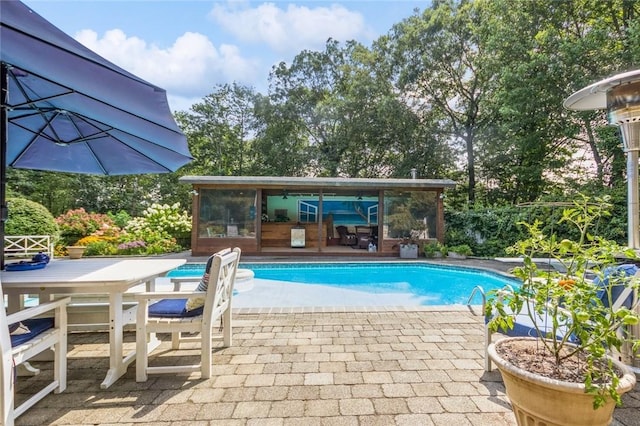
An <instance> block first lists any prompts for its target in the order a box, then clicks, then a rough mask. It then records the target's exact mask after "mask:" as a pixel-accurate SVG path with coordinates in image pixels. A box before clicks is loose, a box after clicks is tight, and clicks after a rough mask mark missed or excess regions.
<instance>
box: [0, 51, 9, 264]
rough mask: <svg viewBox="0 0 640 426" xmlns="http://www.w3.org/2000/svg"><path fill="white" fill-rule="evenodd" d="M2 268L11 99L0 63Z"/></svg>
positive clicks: (1, 262) (4, 68)
mask: <svg viewBox="0 0 640 426" xmlns="http://www.w3.org/2000/svg"><path fill="white" fill-rule="evenodd" d="M0 84H1V85H2V91H1V92H0V270H3V269H4V223H5V221H6V220H7V216H8V210H7V137H8V130H7V125H8V122H7V109H6V108H5V105H7V101H8V100H9V73H8V71H7V64H5V63H2V64H0Z"/></svg>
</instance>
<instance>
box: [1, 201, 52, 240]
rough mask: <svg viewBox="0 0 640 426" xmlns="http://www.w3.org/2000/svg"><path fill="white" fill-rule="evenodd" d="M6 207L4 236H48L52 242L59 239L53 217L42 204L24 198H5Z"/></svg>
mask: <svg viewBox="0 0 640 426" xmlns="http://www.w3.org/2000/svg"><path fill="white" fill-rule="evenodd" d="M7 205H8V207H9V217H8V219H7V222H6V223H5V228H4V229H5V235H50V236H52V237H53V238H54V241H55V239H57V238H58V237H59V234H60V230H59V229H58V225H57V224H56V221H55V219H54V217H53V215H52V214H51V213H50V212H49V210H47V208H46V207H44V206H43V205H42V204H39V203H36V202H35V201H31V200H27V199H24V198H7Z"/></svg>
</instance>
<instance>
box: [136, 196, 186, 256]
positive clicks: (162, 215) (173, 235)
mask: <svg viewBox="0 0 640 426" xmlns="http://www.w3.org/2000/svg"><path fill="white" fill-rule="evenodd" d="M125 230H126V232H127V233H128V234H129V235H130V236H133V238H134V239H140V240H143V241H145V242H146V243H147V253H149V250H151V246H154V247H155V248H154V249H153V250H159V249H160V248H162V249H163V251H162V252H171V251H179V250H181V249H182V247H180V245H178V243H177V240H178V239H181V240H182V239H187V240H188V238H189V235H190V233H191V217H190V216H189V215H188V214H187V212H186V211H183V210H181V209H180V203H175V204H173V205H171V206H169V205H167V204H163V205H160V204H153V205H152V206H151V207H149V208H148V209H146V210H145V211H144V212H143V216H142V217H136V218H133V219H131V220H130V221H129V223H128V224H127V226H126V227H125ZM149 254H151V253H149Z"/></svg>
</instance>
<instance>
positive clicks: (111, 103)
mask: <svg viewBox="0 0 640 426" xmlns="http://www.w3.org/2000/svg"><path fill="white" fill-rule="evenodd" d="M0 85H1V92H0V106H1V108H0V243H2V244H0V252H1V251H3V249H4V244H3V242H4V221H5V220H6V218H7V207H6V205H5V195H6V192H5V190H6V188H5V183H6V167H7V166H10V167H15V168H21V169H34V170H49V171H60V172H71V173H85V174H98V175H124V174H138V173H167V172H173V171H176V170H177V169H178V168H180V167H182V166H183V165H185V164H187V163H188V162H190V161H191V159H192V158H191V155H190V153H189V148H188V145H187V140H186V137H185V136H184V134H183V133H182V132H181V131H180V129H179V128H178V126H177V124H176V122H175V120H174V118H173V116H172V114H171V111H170V109H169V104H168V102H167V94H166V92H165V91H164V90H163V89H161V88H159V87H157V86H154V85H153V84H150V83H148V82H146V81H144V80H142V79H141V78H138V77H136V76H135V75H133V74H131V73H129V72H127V71H125V70H123V69H122V68H120V67H118V66H116V65H114V64H112V63H111V62H109V61H107V60H106V59H104V58H102V57H101V56H100V55H98V54H96V53H95V52H93V51H91V50H90V49H88V48H86V47H84V46H83V45H82V44H80V43H78V42H77V41H75V40H74V39H73V38H71V37H70V36H68V35H67V34H65V33H64V32H62V31H61V30H60V29H58V28H57V27H55V26H54V25H53V24H51V23H50V22H48V21H47V20H46V19H44V18H42V17H41V16H40V15H38V14H37V13H35V12H33V11H32V10H31V9H29V8H28V7H27V6H26V5H24V4H23V3H21V2H19V1H17V0H0ZM0 254H1V253H0ZM3 265H4V256H0V268H2V267H3Z"/></svg>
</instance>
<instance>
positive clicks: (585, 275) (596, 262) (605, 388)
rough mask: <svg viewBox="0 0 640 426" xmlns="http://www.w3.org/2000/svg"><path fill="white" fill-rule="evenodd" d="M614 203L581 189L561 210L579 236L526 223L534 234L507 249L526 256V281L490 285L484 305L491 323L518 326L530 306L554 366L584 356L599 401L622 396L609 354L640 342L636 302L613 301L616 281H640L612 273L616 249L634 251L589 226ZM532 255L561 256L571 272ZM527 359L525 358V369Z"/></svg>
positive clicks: (583, 372)
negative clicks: (634, 328)
mask: <svg viewBox="0 0 640 426" xmlns="http://www.w3.org/2000/svg"><path fill="white" fill-rule="evenodd" d="M609 209H610V204H609V203H608V198H607V197H604V198H602V199H599V198H596V199H595V200H594V201H593V202H592V201H591V200H590V199H589V198H588V197H586V196H584V195H580V198H579V199H578V200H576V201H575V202H574V206H573V207H571V208H567V209H565V210H564V211H563V213H562V217H561V218H560V222H561V223H562V224H564V225H568V226H571V227H573V228H575V229H576V231H577V233H576V235H578V238H577V239H575V240H571V239H559V238H557V236H556V235H555V234H551V235H548V234H545V233H543V232H542V231H541V228H542V224H541V223H540V222H539V221H535V222H534V223H532V224H527V223H524V224H523V225H524V226H525V227H526V229H527V230H528V232H529V237H528V238H527V239H524V240H522V241H519V242H517V243H516V244H515V245H514V246H512V247H511V248H510V249H509V250H508V252H509V253H512V254H514V255H518V256H521V257H522V259H523V265H522V266H521V267H517V268H515V269H514V270H513V274H514V275H515V276H516V277H518V278H519V279H521V280H522V285H521V286H520V287H519V288H516V289H513V288H510V287H508V288H504V289H501V290H494V291H490V292H489V293H488V298H487V304H486V312H485V313H486V314H487V316H489V317H490V318H491V320H490V322H489V327H490V328H491V329H492V330H493V331H500V330H508V329H510V328H513V326H514V320H515V316H516V315H517V314H519V313H524V314H526V315H527V316H528V317H529V318H530V320H531V322H532V323H533V324H534V326H535V329H536V332H537V335H538V336H540V337H541V338H540V339H538V341H539V344H540V345H541V346H542V347H543V348H544V351H545V352H546V353H548V354H551V355H552V359H553V362H554V367H553V369H552V370H553V371H561V370H562V369H563V368H566V367H563V366H564V365H565V364H568V363H569V362H570V361H571V362H573V361H575V360H576V359H578V360H579V366H580V370H579V375H578V376H579V378H580V379H581V381H582V382H583V383H584V384H585V386H586V391H587V392H588V393H590V394H592V395H594V408H597V407H600V406H602V405H604V403H605V402H606V400H607V398H609V397H610V398H612V399H613V400H615V401H616V403H617V404H620V402H621V401H620V396H619V395H618V394H617V392H616V387H617V385H618V383H619V377H618V374H619V372H618V371H616V369H615V367H614V365H613V364H612V363H611V362H610V360H609V359H608V358H607V354H608V353H610V351H611V350H613V349H615V350H617V351H620V349H621V347H622V346H623V344H624V343H628V344H630V345H631V346H632V348H633V351H634V353H635V352H636V351H637V349H638V348H639V347H640V340H639V339H638V338H636V337H634V336H632V335H630V333H628V331H627V328H626V327H627V326H630V325H634V324H637V323H638V321H639V318H638V314H637V313H636V312H634V309H635V306H632V307H631V308H629V307H625V306H624V305H623V306H620V307H614V306H613V298H614V297H613V294H614V290H615V287H616V286H617V285H627V286H632V287H633V288H635V289H637V288H638V286H639V285H638V280H636V279H630V278H629V277H627V276H626V275H624V274H615V273H612V271H613V269H612V267H614V266H616V265H617V264H618V263H619V262H618V261H617V258H618V257H620V256H625V257H627V258H629V259H636V254H635V252H634V251H633V250H631V249H629V248H627V247H622V246H620V245H618V244H617V243H615V242H613V241H610V240H607V239H604V238H602V237H599V236H596V235H593V234H592V233H591V229H592V228H593V227H594V226H595V224H596V223H597V222H598V220H600V219H601V218H604V217H608V215H609V214H610V213H609ZM534 256H536V257H538V256H541V257H545V258H546V259H548V261H553V262H557V263H558V264H560V265H562V267H563V268H564V269H565V270H566V272H563V273H561V272H558V271H557V270H547V269H539V268H538V266H537V265H536V263H535V262H534ZM543 311H544V312H545V314H544V315H542V313H543ZM545 330H547V332H545ZM557 336H562V337H561V338H555V337H557ZM540 356H542V355H540ZM537 361H538V362H539V361H541V360H537ZM528 366H529V365H520V367H521V368H523V369H525V370H527V369H528Z"/></svg>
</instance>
